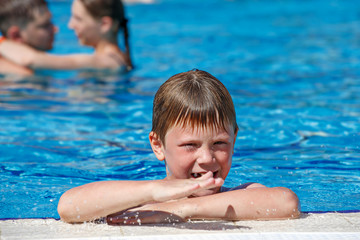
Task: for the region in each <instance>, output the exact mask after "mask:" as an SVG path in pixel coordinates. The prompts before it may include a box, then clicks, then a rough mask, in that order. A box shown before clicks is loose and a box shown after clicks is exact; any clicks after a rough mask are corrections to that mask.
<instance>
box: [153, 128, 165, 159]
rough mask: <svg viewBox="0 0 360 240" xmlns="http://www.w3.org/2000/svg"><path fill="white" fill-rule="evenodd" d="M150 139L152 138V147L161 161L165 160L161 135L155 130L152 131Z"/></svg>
mask: <svg viewBox="0 0 360 240" xmlns="http://www.w3.org/2000/svg"><path fill="white" fill-rule="evenodd" d="M149 140H150V145H151V148H152V150H153V152H154V153H155V156H156V157H157V159H159V160H160V161H163V160H165V155H164V152H163V144H162V142H161V140H160V138H159V136H158V135H157V134H156V133H155V132H153V131H151V132H150V134H149Z"/></svg>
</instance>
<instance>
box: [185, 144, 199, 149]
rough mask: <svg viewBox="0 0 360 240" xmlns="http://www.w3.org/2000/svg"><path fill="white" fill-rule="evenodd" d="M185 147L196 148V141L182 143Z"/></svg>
mask: <svg viewBox="0 0 360 240" xmlns="http://www.w3.org/2000/svg"><path fill="white" fill-rule="evenodd" d="M182 146H183V147H185V148H187V149H193V148H196V144H195V143H185V144H183V145H182Z"/></svg>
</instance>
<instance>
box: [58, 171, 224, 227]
mask: <svg viewBox="0 0 360 240" xmlns="http://www.w3.org/2000/svg"><path fill="white" fill-rule="evenodd" d="M222 184H223V180H222V179H214V178H213V177H212V174H205V175H204V176H202V177H201V178H198V179H178V180H152V181H104V182H94V183H89V184H86V185H83V186H79V187H76V188H73V189H70V190H69V191H67V192H65V193H64V194H63V195H62V196H61V198H60V200H59V204H58V212H59V215H60V217H61V219H62V220H63V221H66V222H84V221H91V220H95V219H98V218H101V217H105V216H107V215H109V214H112V213H115V212H119V211H123V210H126V209H129V208H133V207H136V206H139V205H143V204H148V203H154V202H162V201H168V200H171V199H179V198H184V197H187V196H189V195H191V194H194V193H196V192H197V191H201V190H203V189H209V188H214V187H218V186H221V185H222Z"/></svg>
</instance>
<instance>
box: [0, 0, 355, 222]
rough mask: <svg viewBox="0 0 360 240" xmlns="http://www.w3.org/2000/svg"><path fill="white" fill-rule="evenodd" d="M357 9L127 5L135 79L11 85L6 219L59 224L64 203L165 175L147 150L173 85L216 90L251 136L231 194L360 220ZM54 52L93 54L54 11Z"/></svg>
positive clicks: (0, 127)
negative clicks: (156, 104)
mask: <svg viewBox="0 0 360 240" xmlns="http://www.w3.org/2000/svg"><path fill="white" fill-rule="evenodd" d="M356 3H357V2H356V1H354V0H353V1H350V0H349V1H340V0H338V1H328V0H314V1H295V0H294V1H265V0H263V1H262V0H259V1H235V0H234V1H226V0H207V1H206V2H205V1H202V0H193V1H183V0H182V1H180V0H159V1H157V2H156V3H154V4H150V5H142V4H133V5H128V6H127V12H128V16H129V18H130V27H131V45H132V55H133V57H134V62H135V64H136V69H135V70H134V71H133V72H131V73H129V74H127V75H123V76H114V75H113V76H110V75H106V74H100V73H99V74H92V73H86V72H70V71H69V72H64V71H55V72H53V71H43V72H41V73H40V74H39V75H38V76H36V77H33V78H27V79H23V80H16V79H2V80H1V82H0V84H1V85H0V177H1V183H0V184H1V195H0V218H29V217H40V218H46V217H54V218H58V214H57V212H56V206H57V202H58V199H59V197H60V196H61V194H62V193H63V192H64V191H66V190H67V189H69V188H72V187H75V186H78V185H81V184H85V183H88V182H93V181H99V180H110V179H112V180H114V179H119V180H124V179H133V180H143V179H158V178H163V177H164V176H165V171H164V166H163V163H162V162H159V161H157V160H156V158H155V156H154V155H153V154H152V152H151V150H150V145H149V143H148V133H149V131H150V129H151V108H152V99H153V95H154V94H155V92H156V90H157V88H158V87H159V86H160V84H161V83H162V82H163V81H165V80H166V79H167V78H168V77H170V76H172V75H173V74H175V73H178V72H182V71H186V70H189V69H192V68H199V69H203V70H207V71H209V72H210V73H212V74H213V75H215V76H216V77H218V78H219V79H220V80H221V81H222V82H223V83H224V84H225V85H226V86H227V88H228V89H229V91H230V93H231V94H232V96H233V99H234V102H235V105H236V110H237V119H238V124H239V127H240V130H239V134H238V139H237V142H236V146H235V154H234V157H233V168H232V171H231V172H230V175H229V176H228V179H227V181H226V184H225V185H226V186H235V185H238V184H239V183H244V182H248V181H254V182H260V183H263V184H265V185H267V186H270V187H273V186H284V187H288V188H290V189H292V190H293V191H295V192H296V193H297V195H298V196H299V198H300V201H301V205H302V210H303V211H349V210H360V203H359V199H360V149H359V145H360V144H359V142H360V124H359V122H360V64H359V61H360V42H359V36H360V20H359V11H360V6H359V5H358V4H356ZM50 7H51V9H52V10H53V12H54V21H55V23H56V24H57V25H58V26H59V28H60V33H59V34H58V35H57V38H56V43H55V46H56V48H55V49H54V50H53V51H54V52H57V53H67V52H75V51H83V52H88V51H89V49H87V48H84V47H80V48H79V46H78V44H77V40H76V38H75V36H74V34H73V32H72V31H70V30H68V29H67V21H68V19H69V8H70V1H55V0H52V1H50Z"/></svg>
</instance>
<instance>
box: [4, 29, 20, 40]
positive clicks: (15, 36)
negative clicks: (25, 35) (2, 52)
mask: <svg viewBox="0 0 360 240" xmlns="http://www.w3.org/2000/svg"><path fill="white" fill-rule="evenodd" d="M6 38H8V39H10V40H12V41H15V42H23V39H22V37H21V29H20V28H19V27H18V26H11V27H9V29H8V30H7V32H6Z"/></svg>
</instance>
